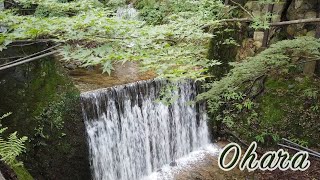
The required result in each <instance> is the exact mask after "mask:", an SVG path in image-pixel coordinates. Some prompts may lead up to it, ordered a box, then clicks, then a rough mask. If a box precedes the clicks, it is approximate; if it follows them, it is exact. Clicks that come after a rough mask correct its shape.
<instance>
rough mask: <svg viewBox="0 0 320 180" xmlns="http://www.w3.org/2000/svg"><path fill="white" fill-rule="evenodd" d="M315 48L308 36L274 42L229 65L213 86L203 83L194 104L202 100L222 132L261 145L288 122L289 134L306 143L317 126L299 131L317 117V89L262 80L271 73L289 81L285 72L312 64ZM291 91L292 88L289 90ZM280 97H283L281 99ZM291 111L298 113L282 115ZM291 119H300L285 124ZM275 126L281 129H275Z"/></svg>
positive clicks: (319, 43) (318, 44) (316, 43)
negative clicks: (307, 62)
mask: <svg viewBox="0 0 320 180" xmlns="http://www.w3.org/2000/svg"><path fill="white" fill-rule="evenodd" d="M319 49H320V40H318V39H315V38H311V37H300V38H297V39H294V40H285V41H281V42H278V43H276V44H274V45H272V46H271V47H270V48H268V49H266V50H265V51H263V52H261V53H260V54H258V55H256V56H254V57H250V58H248V59H247V60H244V61H242V62H238V63H233V64H232V65H233V66H234V68H233V69H232V70H231V71H230V73H228V74H227V75H226V76H225V77H223V78H222V79H221V80H219V81H214V82H212V83H208V84H207V85H206V87H207V88H208V91H207V92H204V93H202V94H200V95H199V96H198V100H204V99H206V100H207V102H208V108H209V112H210V113H211V115H212V117H213V120H214V121H219V122H222V123H223V124H224V125H225V126H226V127H228V128H230V129H236V131H238V132H241V133H243V134H242V135H244V136H246V137H250V138H254V139H255V140H258V141H260V142H262V143H263V142H264V143H265V142H270V141H271V140H276V139H278V138H277V137H278V136H280V134H277V133H276V132H277V131H276V129H278V130H279V129H280V128H281V126H285V125H284V124H286V123H291V126H292V127H293V131H294V132H300V135H301V136H303V137H308V138H310V133H311V132H314V131H315V130H316V128H317V127H315V126H313V127H312V126H311V127H310V130H309V132H310V133H309V134H308V132H306V133H301V131H300V128H302V127H304V128H305V129H307V127H308V128H309V124H308V123H309V122H310V123H311V122H313V121H316V119H317V118H318V117H317V115H316V114H317V113H316V112H317V111H318V108H319V107H318V91H317V88H315V87H311V86H306V87H307V88H306V87H304V86H305V85H304V84H302V85H301V87H300V86H297V87H296V86H293V85H291V84H296V81H292V82H291V81H288V80H282V81H280V80H274V81H270V80H269V81H267V82H266V83H265V79H266V78H267V77H268V75H270V74H273V73H276V74H285V76H287V78H289V77H291V76H290V72H289V71H288V69H292V67H293V66H294V67H296V68H298V67H299V65H300V64H301V62H303V61H305V60H307V59H318V58H319V57H320V53H319ZM276 76H277V75H276ZM278 76H279V75H278ZM298 79H299V78H298ZM299 81H303V80H299ZM264 86H266V87H264ZM291 86H293V87H296V88H293V89H292V90H290V87H291ZM288 87H289V91H287V92H283V90H282V89H288ZM265 88H268V90H269V91H268V93H267V94H264V96H263V97H262V98H261V100H259V99H257V96H258V95H259V94H260V93H261V90H263V89H265ZM280 89H281V90H282V91H280ZM285 93H286V94H287V95H288V96H284V95H283V94H285ZM297 93H298V96H297ZM299 99H300V100H301V99H306V101H303V103H304V102H308V103H306V104H305V105H303V106H302V105H301V103H300V104H299V102H297V100H299ZM303 103H302V104H303ZM296 106H298V107H299V108H298V109H296V110H295V113H294V114H295V115H293V114H292V115H288V113H289V114H290V112H292V107H296ZM300 106H301V107H300ZM296 118H300V119H301V120H300V119H299V120H296V121H295V123H292V122H290V120H292V119H296ZM307 119H309V120H308V121H307ZM281 122H282V123H283V124H279V123H281ZM301 122H305V123H304V124H301ZM307 122H308V123H307ZM241 129H243V130H244V131H242V130H241ZM262 130H263V131H262ZM282 135H284V134H282ZM286 136H287V135H286ZM266 139H268V140H266Z"/></svg>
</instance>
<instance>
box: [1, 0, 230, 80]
mask: <svg viewBox="0 0 320 180" xmlns="http://www.w3.org/2000/svg"><path fill="white" fill-rule="evenodd" d="M25 2H29V1H21V3H25ZM33 3H36V4H38V8H37V10H36V12H35V14H33V15H29V16H22V15H19V14H17V13H15V11H13V10H6V11H3V12H0V21H2V22H3V23H4V24H5V25H6V26H7V27H9V29H10V31H9V32H7V33H4V34H3V35H2V39H3V40H2V42H3V44H2V47H3V48H5V46H6V45H7V44H8V43H10V42H12V41H15V40H20V39H51V40H52V41H54V42H57V43H58V42H59V43H62V44H63V47H62V48H61V49H60V54H61V55H62V56H63V58H64V60H66V61H71V60H72V61H80V62H81V64H82V65H83V66H88V65H98V64H100V65H102V66H103V71H104V72H107V73H108V74H110V73H111V72H112V70H113V64H114V63H115V62H125V61H136V62H138V63H139V64H140V66H142V69H141V70H142V71H145V70H153V71H155V72H156V73H157V74H158V75H159V76H160V77H166V78H171V79H175V78H192V79H196V78H201V79H204V78H205V77H206V76H205V75H204V72H206V71H207V69H208V68H209V67H210V66H211V65H212V64H209V61H208V59H207V58H206V54H207V47H208V45H209V41H210V38H211V37H212V34H211V33H209V32H204V31H203V30H202V29H201V28H200V27H201V26H202V25H204V24H207V22H211V23H212V22H214V20H216V19H220V18H222V17H224V16H225V15H226V14H227V13H225V12H226V11H227V8H226V7H225V6H224V5H223V4H222V3H221V2H220V1H218V0H215V1H211V0H200V1H195V0H188V1H181V2H180V1H179V2H177V1H166V2H163V3H164V4H166V5H163V3H160V2H157V3H156V4H157V6H159V7H161V8H162V9H163V11H168V12H170V13H169V14H167V13H164V14H165V16H164V15H161V17H165V18H163V21H162V20H161V23H157V24H159V25H147V24H146V22H144V21H139V20H128V19H123V18H119V17H116V16H115V15H114V9H112V8H110V7H109V6H108V3H111V1H108V2H105V5H104V6H103V5H99V3H98V2H97V1H94V0H77V1H72V2H67V3H62V2H59V1H54V0H38V1H36V0H34V2H33ZM26 6H27V4H26ZM157 6H155V7H157ZM146 8H151V6H149V7H146ZM161 8H160V9H161ZM155 11H157V13H161V14H162V10H157V9H155ZM142 12H143V10H142ZM142 14H143V13H142ZM151 14H154V13H153V12H151V13H150V14H148V15H147V16H149V15H151ZM156 16H157V15H156ZM161 19H162V18H161ZM155 21H157V20H155ZM159 21H160V20H159ZM215 23H216V22H215ZM213 24H214V23H213Z"/></svg>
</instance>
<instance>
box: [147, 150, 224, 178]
mask: <svg viewBox="0 0 320 180" xmlns="http://www.w3.org/2000/svg"><path fill="white" fill-rule="evenodd" d="M220 150H221V149H220V148H219V147H218V146H217V145H215V144H210V145H208V146H205V147H203V148H201V149H199V150H197V151H193V152H191V153H189V154H188V155H186V156H183V157H182V158H179V159H178V160H177V161H176V165H175V166H170V165H168V164H166V165H164V166H163V167H161V169H159V170H158V171H156V172H153V173H152V174H150V175H148V176H146V177H144V178H142V180H174V176H175V175H176V174H178V173H180V172H183V171H185V170H188V169H189V168H194V167H196V166H197V164H198V163H200V162H201V161H203V160H205V159H206V158H207V157H208V156H212V157H213V156H217V155H218V154H219V152H220Z"/></svg>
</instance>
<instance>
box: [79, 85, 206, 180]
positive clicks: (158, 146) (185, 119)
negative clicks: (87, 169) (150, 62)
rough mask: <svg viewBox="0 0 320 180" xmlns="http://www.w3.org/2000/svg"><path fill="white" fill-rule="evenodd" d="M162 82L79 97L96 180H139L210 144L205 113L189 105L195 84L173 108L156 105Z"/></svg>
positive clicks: (179, 93) (182, 88) (181, 93)
mask: <svg viewBox="0 0 320 180" xmlns="http://www.w3.org/2000/svg"><path fill="white" fill-rule="evenodd" d="M166 84H167V83H166V82H164V81H140V82H136V83H132V84H128V85H123V86H116V87H112V88H108V89H100V90H96V91H91V92H86V93H82V94H81V99H82V107H83V114H84V118H85V124H86V129H87V134H88V141H89V148H90V159H91V167H92V171H93V177H94V179H97V180H117V179H119V180H138V179H141V178H142V177H143V176H145V175H148V174H151V173H152V172H154V171H156V170H157V169H159V168H160V167H161V166H163V165H165V164H168V163H170V162H172V161H175V160H176V159H178V158H180V157H182V156H184V155H187V154H188V153H190V152H192V151H194V150H196V149H199V148H200V147H202V146H204V145H206V144H208V143H209V138H208V129H207V124H206V113H205V111H204V106H203V105H201V104H194V103H190V102H191V101H193V100H194V99H195V96H196V94H197V89H198V88H197V85H196V84H195V83H194V82H192V81H186V82H184V83H178V84H177V86H178V87H179V88H178V90H176V91H174V92H173V94H174V96H177V97H179V98H178V99H177V100H176V101H175V102H173V103H172V104H171V105H169V106H166V105H164V104H163V103H161V102H157V101H156V99H157V98H158V97H159V94H160V91H161V90H162V88H164V87H166Z"/></svg>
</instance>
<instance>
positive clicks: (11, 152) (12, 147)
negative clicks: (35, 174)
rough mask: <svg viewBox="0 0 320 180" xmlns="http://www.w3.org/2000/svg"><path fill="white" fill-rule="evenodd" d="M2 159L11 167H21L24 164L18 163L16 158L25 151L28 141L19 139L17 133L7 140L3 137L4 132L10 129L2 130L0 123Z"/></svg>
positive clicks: (23, 138) (0, 118)
mask: <svg viewBox="0 0 320 180" xmlns="http://www.w3.org/2000/svg"><path fill="white" fill-rule="evenodd" d="M10 114H11V113H7V114H5V115H3V116H1V117H0V120H2V119H3V118H5V117H7V116H9V115H10ZM0 128H1V129H0V157H1V160H2V161H4V162H5V163H6V164H8V165H10V166H21V165H22V162H17V161H16V158H17V156H19V155H20V154H21V153H23V152H24V151H25V146H24V143H25V142H26V141H27V140H28V138H27V137H25V136H23V137H21V138H18V137H17V132H14V133H11V134H10V135H9V137H8V138H7V139H4V138H3V137H2V134H3V132H4V131H6V130H7V129H8V128H6V127H5V128H2V125H1V123H0Z"/></svg>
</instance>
